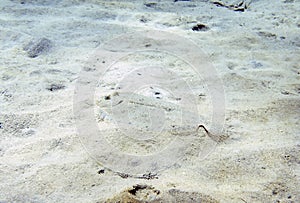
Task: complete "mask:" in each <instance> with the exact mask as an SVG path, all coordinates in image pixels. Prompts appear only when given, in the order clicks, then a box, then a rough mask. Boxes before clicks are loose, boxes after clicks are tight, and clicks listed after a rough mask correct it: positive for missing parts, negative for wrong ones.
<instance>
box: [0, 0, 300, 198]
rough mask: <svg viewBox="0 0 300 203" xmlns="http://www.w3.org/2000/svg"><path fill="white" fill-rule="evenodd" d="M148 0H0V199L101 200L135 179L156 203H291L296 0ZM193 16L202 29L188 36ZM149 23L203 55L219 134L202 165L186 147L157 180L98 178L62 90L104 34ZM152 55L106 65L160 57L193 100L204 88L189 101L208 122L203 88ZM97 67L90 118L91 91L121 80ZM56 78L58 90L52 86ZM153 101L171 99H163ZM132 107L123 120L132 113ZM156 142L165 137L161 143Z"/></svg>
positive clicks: (297, 102) (180, 68) (298, 152)
mask: <svg viewBox="0 0 300 203" xmlns="http://www.w3.org/2000/svg"><path fill="white" fill-rule="evenodd" d="M21 2H23V3H21ZM149 2H150V1H147V2H146V1H145V2H144V1H97V0H87V1H85V2H83V1H77V0H73V1H67V0H65V1H50V0H43V1H37V0H24V1H21V0H11V1H8V0H3V1H1V3H0V10H1V12H0V56H1V57H0V76H1V77H0V80H1V81H0V109H1V111H0V123H1V129H0V137H1V140H0V202H97V201H98V202H104V201H105V200H107V199H108V198H113V197H114V196H118V194H119V193H121V192H122V191H123V190H126V188H131V187H132V186H134V185H136V184H147V185H152V186H153V187H154V188H155V189H157V190H160V191H161V193H160V194H159V195H157V197H155V198H157V199H158V200H157V201H160V200H159V198H160V199H161V201H163V200H164V201H167V200H166V199H167V196H168V195H167V194H168V193H170V190H171V189H174V188H175V189H178V190H179V191H182V194H181V195H182V196H186V197H185V198H188V196H190V197H192V196H193V195H194V196H195V194H196V196H197V195H198V197H199V198H200V199H201V198H202V200H203V201H204V200H207V201H208V202H209V199H214V200H216V201H219V202H300V195H299V188H300V180H299V177H300V167H299V164H300V159H299V157H300V142H299V135H300V127H299V126H300V125H299V116H300V82H299V81H300V80H299V79H300V67H299V59H300V57H299V56H300V55H299V54H300V51H299V47H300V37H299V32H300V17H299V13H300V2H299V1H298V0H285V1H284V0H280V1H276V2H275V1H272V0H255V1H252V3H251V5H250V8H249V9H247V10H246V11H245V12H235V11H232V10H230V9H227V8H224V7H217V6H216V5H214V4H212V3H211V2H209V1H205V0H201V1H200V0H199V1H196V0H194V1H178V2H175V3H174V2H173V1H171V0H162V1H155V0H154V1H151V2H156V3H157V4H156V5H154V4H152V5H150V7H147V6H145V5H144V3H149ZM224 2H225V1H224ZM230 2H231V3H232V2H233V1H227V3H230ZM248 2H249V1H248ZM197 23H202V24H205V25H206V26H208V27H209V30H206V31H199V32H197V31H192V27H193V26H195V25H196V24H197ZM152 29H156V30H162V31H167V32H170V33H173V34H177V35H178V36H181V37H185V38H187V39H190V40H192V41H193V42H195V43H196V44H197V45H198V46H199V48H200V49H201V50H202V51H203V52H204V53H205V54H206V55H207V56H208V58H209V62H210V63H212V64H213V65H214V67H215V69H216V71H217V73H218V75H219V77H220V78H221V80H222V81H223V87H224V91H225V98H226V100H225V105H226V107H225V113H226V114H225V120H224V122H225V125H224V132H223V133H224V135H227V136H229V138H228V139H226V140H225V142H223V143H220V144H217V146H216V147H215V149H214V150H213V151H212V152H211V153H209V154H208V156H207V157H206V158H205V159H204V160H201V159H199V157H197V156H195V154H193V153H194V151H192V152H191V155H190V156H189V155H188V154H187V155H185V156H184V157H183V159H182V160H181V161H178V163H177V164H175V166H171V167H169V168H168V169H167V170H163V171H161V172H160V173H159V174H158V179H153V180H145V179H137V178H130V177H129V178H122V177H120V176H119V175H118V174H116V173H114V172H112V171H109V170H107V169H105V172H104V173H103V174H98V171H99V170H100V169H103V168H105V167H106V166H101V165H99V164H97V162H96V161H95V160H94V159H92V158H91V157H90V156H89V154H88V153H87V152H86V151H85V149H84V147H83V146H82V145H81V142H80V139H79V137H78V136H77V135H78V133H77V128H76V124H75V119H74V118H75V117H76V114H74V112H73V95H74V90H75V85H76V82H77V80H78V78H79V77H80V73H81V72H80V71H81V70H82V69H83V67H87V66H88V65H87V61H88V60H89V57H90V56H92V55H93V54H94V51H95V50H96V48H98V47H99V46H101V45H102V44H103V43H105V42H107V41H108V40H111V39H112V38H113V37H116V36H118V35H120V34H124V33H128V32H133V31H143V30H152ZM42 37H44V38H47V39H49V40H50V41H51V42H52V43H53V46H52V47H51V48H50V50H49V51H47V52H45V53H42V54H40V55H39V56H38V57H36V58H30V57H28V53H27V52H26V51H25V50H24V47H25V46H26V45H27V44H28V43H29V42H30V41H36V40H37V39H40V38H42ZM115 46H116V47H113V48H114V49H116V50H118V45H115ZM120 46H121V45H120ZM156 57H158V58H155V57H153V58H152V60H151V57H150V56H147V55H146V56H145V55H144V56H143V55H141V56H136V58H134V57H133V58H131V59H124V60H123V61H121V62H120V63H119V64H116V66H117V67H125V69H123V71H125V72H126V71H128V70H127V69H126V67H127V66H129V65H130V64H131V65H132V64H133V65H136V66H138V65H149V63H151V66H153V65H164V66H167V65H170V64H171V65H170V66H171V67H175V68H174V70H176V71H177V72H179V73H180V74H182V77H184V79H185V80H191V83H190V84H191V85H192V86H191V89H192V90H193V92H194V93H195V95H196V96H198V95H199V94H203V95H204V96H201V97H199V98H197V99H198V100H197V102H198V103H197V105H198V108H199V112H200V114H201V115H200V116H201V117H202V118H203V121H205V122H208V124H207V125H209V117H210V116H211V112H212V109H213V107H212V104H211V98H210V97H209V91H208V90H207V89H205V87H204V86H203V84H201V82H199V81H197V80H195V81H194V82H193V79H194V78H195V75H193V74H192V73H191V72H189V71H188V70H187V69H185V68H186V67H187V65H186V64H184V63H183V62H181V61H180V60H176V59H174V58H172V57H171V56H165V55H162V57H160V58H159V56H156ZM127 68H128V67H127ZM129 68H130V66H129ZM116 70H118V69H116ZM120 70H122V68H120ZM109 74H110V73H109V72H108V76H107V77H106V79H105V80H104V82H103V83H101V84H102V86H101V85H100V86H99V88H98V89H97V90H98V91H99V92H98V93H99V94H98V95H97V94H96V95H97V96H98V97H95V98H96V100H97V101H98V104H99V105H98V106H96V117H97V116H98V117H99V118H100V120H101V114H100V113H99V112H100V110H101V108H103V105H104V106H105V105H107V104H105V103H103V102H105V100H104V99H103V96H105V95H108V94H110V93H112V92H114V91H115V90H111V89H110V88H111V87H113V86H114V85H115V83H116V80H117V78H118V77H122V75H119V76H118V71H115V72H112V73H111V75H109ZM119 74H122V73H121V72H120V73H119ZM177 82H178V81H177ZM53 84H55V85H56V86H53ZM175 84H177V83H176V81H175ZM51 85H52V86H51ZM57 85H63V86H62V88H61V89H58V90H56V89H55V88H56V87H57ZM178 85H179V87H181V85H180V83H179V82H178ZM51 88H52V90H53V91H50V90H49V89H51ZM53 88H54V89H53ZM101 88H102V89H101ZM179 90H181V89H180V88H179ZM182 91H184V89H182ZM165 94H167V92H165ZM143 95H144V96H148V95H147V94H146V93H145V92H144V93H143ZM205 95H206V96H205ZM169 96H170V95H169ZM191 96H193V95H189V94H187V95H186V97H187V98H189V97H191ZM168 98H171V96H170V97H168ZM101 99H102V100H101ZM101 101H102V102H101ZM164 101H168V102H173V103H174V102H175V100H174V98H173V100H172V98H171V99H170V100H163V99H162V102H164ZM99 102H100V103H99ZM144 102H145V101H144ZM96 103H97V102H96ZM150 103H151V101H150ZM148 104H149V102H148ZM155 105H156V106H157V105H160V104H159V103H158V104H157V103H156V104H155ZM162 105H163V104H162ZM146 107H147V106H146ZM139 113H141V112H138V113H137V114H136V115H133V117H132V119H133V120H138V119H140V118H141V114H139ZM102 116H103V115H102ZM190 120H191V122H193V121H195V123H190V126H185V127H187V128H188V131H189V130H191V128H192V127H191V126H197V125H198V124H199V123H198V121H197V120H196V119H195V120H194V117H193V115H192V114H191V115H190ZM143 122H144V123H143ZM99 123H100V124H99V125H101V124H102V128H104V127H106V128H107V129H106V130H108V131H107V132H108V133H107V139H108V140H110V139H111V142H112V143H113V144H116V146H117V147H121V148H122V147H123V148H122V149H123V150H125V151H126V150H127V151H126V152H131V153H134V152H135V153H137V152H141V153H142V152H143V153H147V152H148V151H147V150H146V148H143V146H140V145H138V144H137V145H132V142H130V143H129V144H128V143H127V141H128V140H121V139H120V140H118V135H117V136H115V137H113V136H110V135H112V134H111V132H113V129H114V126H112V125H110V124H109V121H107V120H105V121H99ZM145 123H147V120H144V121H141V123H137V124H136V125H139V124H145ZM158 124H159V123H157V125H158ZM170 124H172V119H171V120H170ZM77 127H78V126H77ZM201 133H202V132H201ZM166 136H169V137H168V139H169V138H170V139H171V137H170V136H171V135H170V134H169V135H166ZM157 139H158V141H157V140H156V141H157V142H158V143H159V144H165V143H164V141H165V140H166V139H165V138H164V139H159V138H157ZM126 143H127V145H126ZM139 147H140V148H139ZM151 147H152V148H151ZM155 147H158V148H159V147H161V146H158V145H155V144H151V146H149V148H147V149H149V150H155V149H156V148H155ZM143 150H144V151H143ZM165 158H167V157H165ZM120 171H121V172H122V169H120ZM297 188H298V189H297ZM150 190H151V189H150ZM184 192H186V193H184ZM192 192H195V194H193V193H192ZM183 193H184V194H183ZM155 194H156V193H155ZM155 194H154V195H155ZM179 196H180V195H179ZM117 198H121V197H117ZM132 198H136V199H139V198H140V199H141V198H142V199H143V197H137V196H136V197H134V196H133V197H132ZM145 198H146V197H145ZM149 198H150V197H149V195H148V200H151V198H150V199H149ZM164 198H165V199H164ZM173 198H174V197H173ZM178 198H179V197H178ZM121 199H122V198H121ZM169 200H170V199H169ZM194 200H195V199H194ZM123 201H124V202H126V201H125V200H123ZM170 201H171V200H170ZM173 201H174V199H173ZM177 201H179V202H180V201H185V202H187V201H188V199H181V200H180V199H177ZM189 201H190V202H193V200H191V199H189ZM195 201H196V200H195Z"/></svg>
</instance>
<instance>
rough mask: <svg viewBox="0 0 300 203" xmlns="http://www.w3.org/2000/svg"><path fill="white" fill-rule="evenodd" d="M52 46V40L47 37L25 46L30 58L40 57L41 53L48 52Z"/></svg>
mask: <svg viewBox="0 0 300 203" xmlns="http://www.w3.org/2000/svg"><path fill="white" fill-rule="evenodd" d="M51 47H52V42H51V41H50V40H49V39H47V38H41V39H38V40H37V41H32V42H30V43H29V44H27V45H26V46H25V47H24V50H25V51H27V54H28V56H29V57H30V58H35V57H38V56H39V55H41V54H43V53H46V52H48V51H49V50H50V48H51Z"/></svg>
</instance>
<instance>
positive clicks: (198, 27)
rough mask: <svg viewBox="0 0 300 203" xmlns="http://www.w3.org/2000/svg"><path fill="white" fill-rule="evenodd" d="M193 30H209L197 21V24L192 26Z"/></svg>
mask: <svg viewBox="0 0 300 203" xmlns="http://www.w3.org/2000/svg"><path fill="white" fill-rule="evenodd" d="M192 30H193V31H207V30H209V28H208V27H207V26H206V25H204V24H201V23H198V24H197V25H195V26H194V27H192Z"/></svg>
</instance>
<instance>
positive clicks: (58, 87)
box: [46, 84, 65, 92]
mask: <svg viewBox="0 0 300 203" xmlns="http://www.w3.org/2000/svg"><path fill="white" fill-rule="evenodd" d="M64 88H65V86H64V85H62V84H51V85H49V86H48V87H46V89H47V90H49V91H51V92H54V91H57V90H61V89H64Z"/></svg>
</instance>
